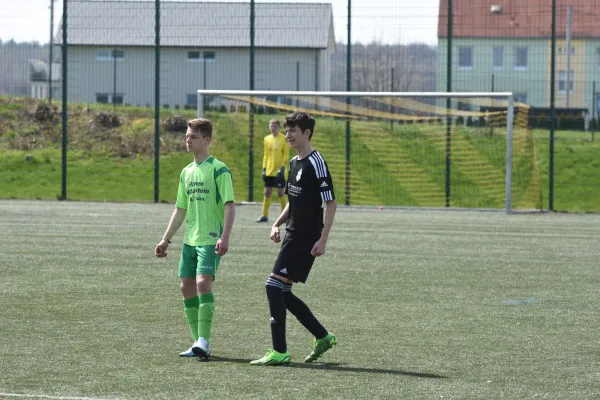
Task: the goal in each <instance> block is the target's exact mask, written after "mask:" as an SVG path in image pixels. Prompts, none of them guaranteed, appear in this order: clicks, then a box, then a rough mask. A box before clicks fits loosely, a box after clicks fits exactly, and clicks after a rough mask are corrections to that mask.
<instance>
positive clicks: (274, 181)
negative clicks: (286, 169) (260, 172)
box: [263, 175, 285, 189]
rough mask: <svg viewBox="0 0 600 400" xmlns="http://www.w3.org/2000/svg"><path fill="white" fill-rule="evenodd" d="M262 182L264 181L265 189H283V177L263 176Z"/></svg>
mask: <svg viewBox="0 0 600 400" xmlns="http://www.w3.org/2000/svg"><path fill="white" fill-rule="evenodd" d="M263 181H265V187H276V188H277V189H283V188H284V187H285V178H284V177H283V175H277V176H263Z"/></svg>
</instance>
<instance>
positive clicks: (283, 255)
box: [250, 112, 337, 365]
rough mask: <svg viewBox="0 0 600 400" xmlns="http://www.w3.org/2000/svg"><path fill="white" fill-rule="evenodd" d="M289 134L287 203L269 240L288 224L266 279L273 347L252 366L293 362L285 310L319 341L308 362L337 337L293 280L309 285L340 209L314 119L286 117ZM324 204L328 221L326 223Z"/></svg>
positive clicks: (303, 115)
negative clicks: (315, 141)
mask: <svg viewBox="0 0 600 400" xmlns="http://www.w3.org/2000/svg"><path fill="white" fill-rule="evenodd" d="M284 126H285V136H286V139H287V141H288V143H289V144H290V147H291V148H293V149H294V150H296V154H297V155H296V157H294V158H293V159H292V160H291V161H290V169H289V171H290V172H289V175H288V182H287V185H286V188H285V194H287V195H288V204H287V205H286V206H285V208H284V210H283V211H282V213H281V215H280V216H279V218H277V220H276V221H275V223H274V224H273V228H272V229H271V240H273V241H274V242H275V243H278V242H280V241H281V236H280V232H279V226H280V225H281V224H282V223H284V222H285V221H287V226H286V234H285V237H284V238H283V243H282V245H281V250H280V251H279V256H278V257H277V261H275V266H274V267H273V272H272V273H271V275H270V276H269V278H268V279H267V283H266V286H267V299H268V300H269V309H270V312H271V335H272V338H273V349H271V350H269V351H268V352H267V354H266V355H265V356H264V357H262V358H260V359H258V360H254V361H252V362H250V364H252V365H281V364H288V363H289V362H290V353H289V352H288V350H287V344H286V340H285V320H286V309H287V310H289V311H290V312H291V313H292V314H293V315H294V316H295V317H296V318H297V319H298V321H300V323H301V324H302V325H303V326H304V327H305V328H306V329H308V331H310V333H312V334H313V335H314V337H315V340H314V348H313V351H312V353H311V354H310V355H309V356H307V357H306V358H305V359H304V362H312V361H314V360H316V359H318V358H319V357H321V355H322V354H323V353H325V352H326V351H327V350H329V349H330V348H331V347H333V345H335V344H337V340H336V337H335V336H334V335H333V334H332V333H330V332H328V331H327V330H326V329H325V328H324V327H323V325H321V323H320V322H319V321H318V320H317V319H316V318H315V316H314V315H313V313H312V312H311V311H310V309H309V308H308V307H307V306H306V304H304V302H303V301H302V300H300V299H299V298H298V297H296V296H295V295H294V294H293V293H292V284H293V283H294V282H302V283H304V282H306V278H307V277H308V274H309V272H310V269H311V267H312V265H313V262H314V260H315V257H319V256H321V255H323V254H325V246H326V244H327V238H328V236H329V232H330V231H331V226H332V225H333V219H334V217H335V210H336V208H337V205H336V202H335V195H334V192H333V182H332V180H331V175H330V174H329V169H328V168H327V163H326V162H325V160H324V159H323V157H322V156H321V154H320V153H319V152H318V151H315V150H313V148H312V145H311V143H310V140H311V138H312V135H313V132H314V128H315V120H314V118H313V117H311V116H310V115H308V114H307V113H303V112H296V113H293V114H290V115H288V116H287V117H286V118H285V124H284ZM323 203H325V204H326V207H325V222H323Z"/></svg>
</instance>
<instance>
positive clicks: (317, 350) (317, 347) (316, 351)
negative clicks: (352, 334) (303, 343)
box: [304, 333, 337, 363]
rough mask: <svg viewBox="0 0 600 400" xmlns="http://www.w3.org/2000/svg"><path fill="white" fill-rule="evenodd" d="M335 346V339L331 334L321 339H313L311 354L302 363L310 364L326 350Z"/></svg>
mask: <svg viewBox="0 0 600 400" xmlns="http://www.w3.org/2000/svg"><path fill="white" fill-rule="evenodd" d="M336 344H337V338H336V337H335V335H333V334H332V333H328V334H327V336H325V337H324V338H323V339H315V341H314V348H313V351H312V353H310V355H309V356H308V357H306V358H305V359H304V362H306V363H310V362H313V361H315V360H316V359H318V358H319V357H321V356H322V355H323V353H325V352H326V351H327V350H329V349H330V348H332V347H333V346H335V345H336Z"/></svg>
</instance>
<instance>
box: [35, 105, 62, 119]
mask: <svg viewBox="0 0 600 400" xmlns="http://www.w3.org/2000/svg"><path fill="white" fill-rule="evenodd" d="M57 114H58V109H57V108H56V106H52V105H50V104H46V103H39V104H38V105H37V107H36V108H35V114H34V119H35V121H37V122H41V123H54V122H57V121H58V118H57V117H56V115H57Z"/></svg>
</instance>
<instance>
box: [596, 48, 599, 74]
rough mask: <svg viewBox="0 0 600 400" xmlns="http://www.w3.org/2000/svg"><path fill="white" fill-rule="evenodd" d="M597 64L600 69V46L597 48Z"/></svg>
mask: <svg viewBox="0 0 600 400" xmlns="http://www.w3.org/2000/svg"><path fill="white" fill-rule="evenodd" d="M596 65H597V66H598V69H600V47H598V48H596Z"/></svg>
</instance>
